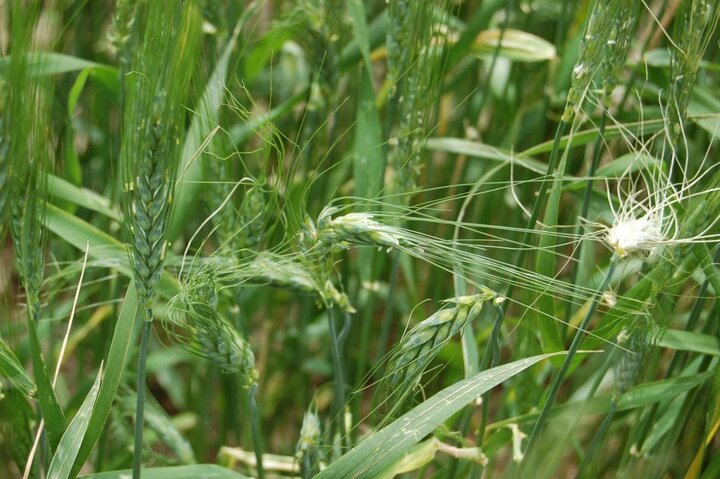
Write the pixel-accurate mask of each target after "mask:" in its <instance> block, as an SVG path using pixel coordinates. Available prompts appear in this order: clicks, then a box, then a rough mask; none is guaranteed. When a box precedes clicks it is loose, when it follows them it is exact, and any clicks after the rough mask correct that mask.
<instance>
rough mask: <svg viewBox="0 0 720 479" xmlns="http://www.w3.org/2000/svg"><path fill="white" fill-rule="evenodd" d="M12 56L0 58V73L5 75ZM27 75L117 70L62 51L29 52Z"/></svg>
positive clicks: (113, 72)
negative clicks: (87, 70) (88, 69)
mask: <svg viewBox="0 0 720 479" xmlns="http://www.w3.org/2000/svg"><path fill="white" fill-rule="evenodd" d="M11 60H12V57H10V56H8V57H5V58H0V75H6V74H7V72H8V69H9V68H10V62H11ZM27 60H28V62H27V67H28V75H30V76H31V77H32V76H41V75H59V74H61V73H69V72H74V71H78V70H84V69H86V68H93V69H103V70H107V71H108V72H112V74H113V75H117V70H116V69H115V68H112V67H110V66H108V65H103V64H101V63H95V62H91V61H88V60H84V59H82V58H77V57H73V56H70V55H64V54H62V53H51V52H42V53H30V54H28V56H27Z"/></svg>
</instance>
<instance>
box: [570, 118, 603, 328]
mask: <svg viewBox="0 0 720 479" xmlns="http://www.w3.org/2000/svg"><path fill="white" fill-rule="evenodd" d="M607 119H608V114H607V110H603V115H602V118H600V125H599V127H598V136H597V137H596V138H595V144H594V145H593V157H592V161H591V162H590V168H589V169H588V180H587V182H586V183H585V191H583V200H582V206H581V208H580V218H587V216H588V212H589V211H590V197H591V196H592V189H593V177H594V176H595V172H596V171H597V167H598V165H599V164H600V156H601V153H602V146H603V141H604V136H605V126H606V124H607ZM581 232H582V225H581V224H580V223H579V222H578V225H577V227H576V228H575V236H576V237H578V238H581V237H582V236H581ZM581 248H582V244H581V245H580V247H579V248H578V251H579V252H580V258H582V257H583V256H582V249H581ZM573 256H574V255H573ZM571 259H572V258H571ZM579 270H580V268H579V267H578V265H574V267H573V268H572V273H571V278H570V284H571V285H572V287H573V288H576V287H577V286H576V284H577V279H578V272H579ZM572 309H573V308H572V301H568V302H567V307H566V310H565V324H568V323H569V322H570V316H571V315H572V313H573V310H572ZM563 337H565V331H563Z"/></svg>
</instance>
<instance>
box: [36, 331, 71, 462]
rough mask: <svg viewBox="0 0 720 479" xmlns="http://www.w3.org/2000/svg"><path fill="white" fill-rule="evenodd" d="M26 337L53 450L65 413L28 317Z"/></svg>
mask: <svg viewBox="0 0 720 479" xmlns="http://www.w3.org/2000/svg"><path fill="white" fill-rule="evenodd" d="M27 324H28V339H29V342H30V354H31V355H32V363H33V373H34V376H35V384H37V398H38V403H39V404H40V412H41V413H42V417H43V419H45V430H46V431H47V436H48V440H49V441H50V447H51V448H52V449H53V450H54V449H55V448H56V447H57V445H58V443H59V442H60V438H61V437H62V435H63V433H65V428H66V427H67V421H66V420H65V415H64V414H63V412H62V409H60V404H58V400H57V396H56V395H55V390H54V389H53V387H52V382H51V381H50V373H49V372H48V369H47V364H46V363H45V360H44V359H43V356H42V350H41V347H40V339H39V338H38V333H37V326H36V324H35V320H34V319H32V318H28V321H27Z"/></svg>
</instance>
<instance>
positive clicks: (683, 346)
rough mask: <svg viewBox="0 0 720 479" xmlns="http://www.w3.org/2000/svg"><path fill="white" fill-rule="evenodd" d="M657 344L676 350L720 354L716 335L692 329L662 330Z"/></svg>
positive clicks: (719, 341)
mask: <svg viewBox="0 0 720 479" xmlns="http://www.w3.org/2000/svg"><path fill="white" fill-rule="evenodd" d="M658 346H660V347H662V348H670V349H676V350H678V351H692V352H694V353H700V354H708V355H710V356H720V340H718V338H717V337H716V336H711V335H709V334H702V333H694V332H692V331H679V330H676V329H668V330H666V331H663V333H662V336H661V337H660V340H659V341H658Z"/></svg>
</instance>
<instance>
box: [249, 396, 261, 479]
mask: <svg viewBox="0 0 720 479" xmlns="http://www.w3.org/2000/svg"><path fill="white" fill-rule="evenodd" d="M248 402H249V403H250V428H251V430H252V440H253V449H254V450H255V461H256V462H257V475H258V479H264V478H265V469H264V468H263V457H262V456H263V449H264V447H263V441H262V430H261V427H260V408H259V407H258V404H257V383H255V384H253V385H252V386H251V387H250V392H249V394H248Z"/></svg>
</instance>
